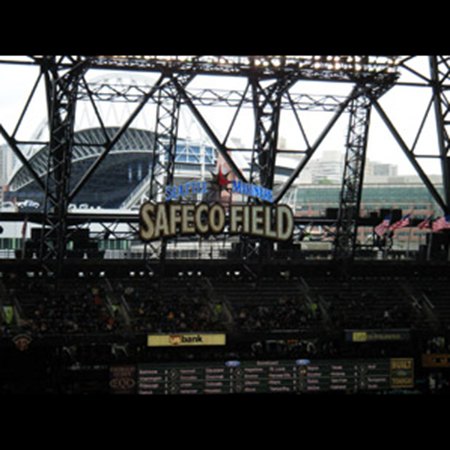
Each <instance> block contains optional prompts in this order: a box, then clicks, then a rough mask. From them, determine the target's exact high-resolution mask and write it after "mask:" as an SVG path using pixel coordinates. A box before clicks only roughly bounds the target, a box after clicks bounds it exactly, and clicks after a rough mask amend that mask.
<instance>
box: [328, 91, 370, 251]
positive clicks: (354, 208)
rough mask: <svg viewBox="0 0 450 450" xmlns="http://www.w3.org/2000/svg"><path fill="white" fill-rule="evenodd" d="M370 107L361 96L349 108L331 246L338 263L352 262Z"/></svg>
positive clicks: (367, 100)
mask: <svg viewBox="0 0 450 450" xmlns="http://www.w3.org/2000/svg"><path fill="white" fill-rule="evenodd" d="M370 107H371V101H370V99H369V98H368V97H367V96H366V95H364V94H361V95H359V96H358V97H356V98H355V99H354V100H353V101H352V102H351V103H350V108H349V112H350V120H349V127H348V133H347V142H346V154H345V165H344V174H343V179H342V188H341V194H340V204H339V213H338V220H337V223H336V238H335V247H334V256H335V258H336V259H340V260H343V259H344V260H351V259H353V256H354V253H355V243H356V236H357V231H358V229H357V224H356V220H357V218H358V216H359V207H360V203H361V193H362V184H363V177H364V166H365V159H366V148H367V137H368V127H369V121H370Z"/></svg>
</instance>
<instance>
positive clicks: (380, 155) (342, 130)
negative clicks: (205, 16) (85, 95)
mask: <svg viewBox="0 0 450 450" xmlns="http://www.w3.org/2000/svg"><path fill="white" fill-rule="evenodd" d="M0 59H3V58H1V57H0ZM428 64H429V63H428V58H427V57H416V58H415V59H414V61H412V62H411V66H413V67H414V68H415V69H416V70H418V71H420V72H421V73H423V74H425V75H429V69H428ZM38 74H39V71H38V68H37V67H34V66H19V65H9V64H8V65H6V64H1V65H0V124H2V125H3V126H4V127H5V128H6V130H7V131H8V132H10V133H12V131H13V129H14V127H15V124H16V123H17V120H18V118H19V116H20V113H21V111H22V109H23V106H24V105H25V102H26V100H27V97H28V95H29V93H30V91H31V88H32V86H33V84H34V82H35V81H36V77H37V75H38ZM108 76H110V77H113V78H114V77H116V78H117V77H125V78H126V77H127V76H129V75H125V74H124V73H123V72H122V73H120V74H118V75H117V74H108V72H105V71H90V72H88V79H89V80H92V79H96V78H97V79H98V78H99V77H103V78H104V77H108ZM131 76H132V77H134V78H135V79H136V80H137V81H139V82H141V83H147V82H148V83H149V84H151V83H152V82H153V81H154V80H155V79H156V78H157V75H155V74H153V75H146V74H142V73H139V74H131ZM401 81H418V79H417V78H416V77H414V76H413V75H412V74H409V73H404V74H403V75H402V77H401ZM245 85H246V80H245V79H243V78H237V77H232V78H230V77H211V76H208V77H205V76H202V77H200V76H198V77H196V78H195V79H194V81H193V82H192V83H191V84H190V86H189V88H190V89H194V88H200V87H202V88H206V87H211V88H216V89H244V88H245ZM351 87H352V85H351V84H350V83H330V82H310V81H302V82H298V83H297V84H296V85H295V86H294V87H293V88H292V89H291V92H292V93H303V94H327V95H347V94H348V93H349V92H350V90H351ZM44 94H45V91H44V85H43V81H42V80H41V82H40V84H39V88H38V91H37V93H36V95H35V97H34V98H33V101H32V103H31V104H30V110H29V112H28V114H27V116H26V117H25V120H24V122H23V125H22V126H21V128H20V129H19V133H18V135H17V137H18V138H21V139H29V138H32V137H33V135H34V133H35V132H36V130H37V129H38V128H39V126H40V125H42V124H45V118H46V104H45V96H44ZM430 98H431V90H429V89H428V88H421V87H401V86H396V87H394V88H392V89H391V90H390V91H389V92H388V93H386V94H385V95H384V96H383V97H382V98H381V101H380V103H381V105H382V107H383V108H384V109H385V111H386V113H387V114H388V115H389V117H390V118H391V120H392V122H393V123H394V125H395V126H396V127H397V128H398V131H399V132H400V134H401V135H402V137H403V139H404V140H405V142H406V143H407V144H408V145H411V144H412V143H413V142H414V140H415V137H416V136H415V134H416V133H417V130H418V128H419V125H420V123H421V120H422V118H423V114H424V112H425V109H426V107H427V105H428V102H429V100H430ZM134 106H135V105H134V104H133V105H127V106H126V107H125V106H123V105H122V106H118V105H117V104H115V105H114V107H111V105H109V106H108V105H107V104H106V103H103V104H101V106H100V109H101V112H102V116H103V117H104V119H105V122H106V124H107V125H120V124H121V123H123V121H124V120H125V118H126V116H127V114H129V112H130V111H131V110H132V109H133V108H134ZM234 111H235V109H233V108H212V107H204V108H201V112H202V113H203V114H204V116H205V118H206V119H207V120H208V122H209V123H210V125H211V127H212V128H213V129H214V130H215V132H216V133H217V134H218V135H219V136H220V137H223V136H224V135H225V133H226V130H227V128H228V126H229V123H230V121H231V119H232V117H233V114H234ZM154 113H155V108H154V106H148V107H146V108H145V109H144V111H143V113H142V114H140V116H139V117H138V118H137V119H136V122H135V123H134V124H133V125H135V126H139V127H144V128H147V129H150V130H152V129H153V127H154ZM299 116H300V120H301V121H302V123H303V125H304V128H305V131H306V135H307V138H308V140H309V142H310V143H312V142H313V141H314V139H315V138H316V137H317V136H318V135H319V133H320V132H321V130H322V129H323V127H324V126H325V124H326V123H327V122H328V121H329V120H330V118H331V116H332V113H320V112H305V111H300V112H299ZM253 124H254V121H253V113H252V110H251V109H249V108H248V109H244V110H243V111H242V113H241V114H240V115H239V117H238V121H237V123H236V126H235V127H234V128H233V132H232V133H231V137H233V138H238V139H240V140H241V142H242V144H243V145H244V146H247V147H251V143H252V139H253V129H254V128H253V127H254V125H253ZM88 125H91V126H97V125H98V123H97V122H95V119H94V115H93V111H92V108H91V107H90V106H89V104H88V103H86V104H85V105H81V104H80V106H79V107H78V110H77V125H76V128H84V127H86V126H88ZM347 125H348V114H345V115H343V116H342V117H341V119H340V120H339V121H338V123H337V124H336V126H335V128H334V129H333V130H332V131H331V133H330V134H329V136H328V137H327V138H326V139H325V140H324V142H323V143H322V145H321V146H320V148H319V150H318V152H317V154H316V156H315V158H319V157H320V156H321V154H322V153H323V151H324V150H341V151H342V152H344V151H345V136H346V131H347ZM179 135H180V137H191V138H194V139H206V137H205V135H204V134H203V133H202V131H201V129H200V127H199V126H198V125H197V124H196V122H195V119H194V118H193V117H192V116H191V115H190V113H189V112H188V111H187V108H183V109H182V116H181V121H180V130H179ZM280 136H281V138H282V140H283V143H284V146H285V147H286V148H289V149H304V148H305V144H304V140H303V137H302V134H301V131H300V129H299V127H298V126H297V124H296V121H295V117H294V114H293V113H292V111H290V110H286V111H283V113H282V116H281V123H280ZM1 139H2V138H0V144H2V143H4V142H3V141H2V140H1ZM437 151H438V149H437V140H436V125H435V118H434V111H433V108H432V109H431V114H430V116H429V118H428V120H427V122H426V123H425V126H424V128H423V132H422V136H421V138H420V139H419V141H418V144H417V153H420V154H428V155H430V154H437ZM368 158H370V159H371V160H375V161H380V162H383V161H385V162H389V163H392V164H397V165H398V166H399V174H412V173H414V169H413V168H412V167H411V166H410V164H409V162H408V161H407V159H406V157H405V156H404V154H403V152H402V151H401V149H400V148H399V146H398V144H397V143H396V142H395V141H394V139H393V138H392V136H391V134H390V132H389V131H388V129H387V128H386V126H385V125H384V124H383V123H382V121H381V119H380V118H379V116H378V114H377V113H376V111H372V115H371V124H370V131H369V145H368ZM421 164H422V167H423V168H424V170H425V172H426V173H428V174H439V173H440V166H439V164H438V163H437V162H435V161H432V160H431V159H422V160H421Z"/></svg>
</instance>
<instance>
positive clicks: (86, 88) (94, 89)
mask: <svg viewBox="0 0 450 450" xmlns="http://www.w3.org/2000/svg"><path fill="white" fill-rule="evenodd" d="M150 88H151V86H150V85H142V84H133V82H131V83H123V82H122V83H118V82H115V81H111V82H110V81H108V80H105V81H96V82H91V83H86V84H83V85H81V86H80V90H79V92H78V100H81V101H85V100H96V101H99V102H117V103H133V102H138V101H139V100H140V99H141V97H142V96H143V95H144V94H145V92H147V91H148V90H149V89H150ZM189 93H190V95H191V99H192V101H193V103H194V104H195V105H196V106H217V107H219V106H222V107H237V106H239V104H240V103H242V104H243V106H244V107H251V106H252V103H253V98H252V95H251V94H250V93H249V94H247V93H246V92H245V91H241V90H236V89H211V88H208V89H198V88H197V89H196V88H192V89H189ZM164 95H165V94H164V93H163V96H164ZM290 97H291V98H290V99H287V98H282V99H281V102H280V109H289V108H292V107H295V108H296V109H298V110H301V111H335V110H336V109H337V108H338V107H339V105H340V104H341V102H342V100H343V99H344V97H343V96H340V95H313V94H301V93H291V94H290Z"/></svg>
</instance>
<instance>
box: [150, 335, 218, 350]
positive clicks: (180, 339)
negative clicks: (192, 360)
mask: <svg viewBox="0 0 450 450" xmlns="http://www.w3.org/2000/svg"><path fill="white" fill-rule="evenodd" d="M225 341H226V339H225V334H221V333H209V334H199V333H183V334H149V335H148V336H147V346H148V347H179V346H192V345H200V346H206V345H225Z"/></svg>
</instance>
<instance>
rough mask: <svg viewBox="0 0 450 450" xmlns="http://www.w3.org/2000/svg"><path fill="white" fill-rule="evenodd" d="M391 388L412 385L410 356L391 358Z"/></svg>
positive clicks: (409, 386) (412, 361)
mask: <svg viewBox="0 0 450 450" xmlns="http://www.w3.org/2000/svg"><path fill="white" fill-rule="evenodd" d="M390 372H391V388H392V389H404V388H413V387H414V360H413V359H412V358H391V370H390Z"/></svg>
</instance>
